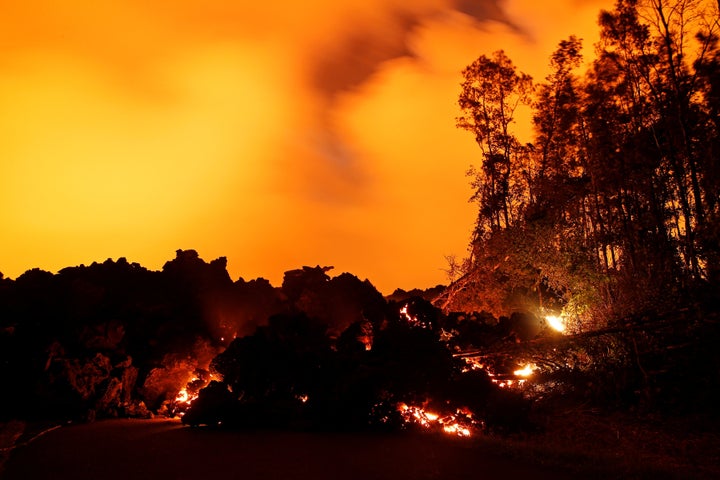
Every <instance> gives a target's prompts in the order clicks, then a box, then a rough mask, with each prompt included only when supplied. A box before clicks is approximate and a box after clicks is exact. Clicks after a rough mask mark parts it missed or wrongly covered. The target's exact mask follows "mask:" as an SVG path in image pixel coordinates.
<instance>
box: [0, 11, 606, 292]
mask: <svg viewBox="0 0 720 480" xmlns="http://www.w3.org/2000/svg"><path fill="white" fill-rule="evenodd" d="M605 3H607V4H609V3H610V2H578V0H562V1H558V2H554V3H553V4H552V5H551V6H547V5H545V6H544V7H539V6H536V4H535V3H533V2H531V1H529V0H510V1H506V2H494V1H490V0H486V1H479V2H478V1H471V0H418V1H416V2H412V3H409V2H405V1H401V0H392V1H380V0H364V1H360V0H353V1H347V2H329V1H327V0H310V1H308V2H303V3H298V2H278V3H261V2H235V1H225V2H205V3H202V2H195V1H190V0H175V1H173V2H169V1H154V2H142V1H140V0H133V1H127V2H96V1H89V0H68V1H66V2H51V1H47V0H28V1H25V2H11V1H1V0H0V6H2V10H3V12H4V14H3V16H2V18H0V159H1V160H0V271H1V272H3V273H4V274H5V275H6V276H10V277H16V276H18V275H20V274H21V273H22V272H23V271H25V270H26V269H29V268H32V267H41V268H44V269H48V270H51V271H54V270H57V269H59V268H62V267H64V266H68V265H76V264H79V263H89V262H92V261H102V260H104V259H105V258H108V257H111V258H117V257H120V256H125V257H127V258H128V259H129V260H131V261H137V262H140V263H141V264H143V265H145V266H147V267H149V268H160V267H161V266H162V264H163V263H164V262H165V261H167V260H169V259H170V258H172V256H173V255H174V250H176V249H177V248H185V249H187V248H195V249H197V250H198V251H199V252H200V254H201V256H203V257H204V258H206V259H212V258H215V257H217V256H227V257H228V261H229V262H228V263H229V270H230V273H231V275H232V276H233V277H235V278H237V277H239V276H243V277H245V278H254V277H257V276H264V277H266V278H269V279H270V280H271V281H272V282H273V283H275V284H278V283H279V282H280V281H281V279H282V272H284V271H285V270H288V269H291V268H296V267H299V266H301V265H315V264H322V265H335V267H336V273H340V272H341V271H350V272H352V273H355V274H356V275H358V276H360V277H362V278H366V277H367V278H369V279H370V280H371V281H372V282H373V283H374V284H375V285H376V286H378V287H379V288H380V289H381V290H382V291H384V292H386V293H390V291H392V289H394V288H395V287H403V288H412V287H428V286H432V285H435V284H437V283H442V282H444V281H445V275H444V273H443V271H442V269H443V268H444V267H445V260H444V256H445V255H451V254H456V255H458V256H462V255H464V254H465V250H466V245H467V242H468V240H469V233H470V231H471V229H472V226H473V221H474V217H475V208H474V207H473V206H472V205H471V204H469V203H468V201H467V199H468V198H469V197H470V194H471V192H470V189H469V186H468V182H467V178H466V177H465V175H464V173H465V171H466V170H467V168H468V167H469V166H470V165H471V164H472V163H474V162H476V161H478V157H477V149H476V147H475V145H474V143H473V141H472V138H471V137H470V136H469V135H467V134H466V133H464V132H461V131H459V130H457V129H456V128H455V126H454V125H455V116H457V114H458V112H457V107H456V99H457V95H458V92H459V83H460V80H461V79H460V73H459V72H460V70H462V68H463V67H464V66H465V65H466V64H469V63H470V62H472V61H473V60H474V59H475V58H476V57H477V56H478V55H480V54H483V53H485V54H489V53H491V52H492V51H494V50H497V49H500V48H503V49H505V50H506V51H507V52H508V54H509V55H510V56H511V58H513V60H514V61H515V63H516V64H517V65H518V66H519V68H520V69H522V70H524V71H527V72H528V73H530V74H532V75H533V76H535V77H536V78H540V77H542V76H543V75H544V71H545V68H546V67H545V65H546V64H547V58H548V56H549V54H550V53H551V52H552V50H553V48H554V46H555V45H556V44H557V42H558V41H559V40H561V39H563V38H566V37H567V36H568V35H570V34H573V33H574V34H578V35H579V36H582V37H584V38H586V39H590V38H591V37H592V36H593V34H594V33H595V27H594V24H595V18H596V16H597V11H598V9H599V8H600V7H601V6H602V5H603V4H605ZM609 6H610V5H606V8H607V7H609ZM588 48H589V45H588Z"/></svg>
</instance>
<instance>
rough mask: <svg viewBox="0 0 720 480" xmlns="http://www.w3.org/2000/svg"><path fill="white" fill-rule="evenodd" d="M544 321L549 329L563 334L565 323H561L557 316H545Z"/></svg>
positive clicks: (561, 320)
mask: <svg viewBox="0 0 720 480" xmlns="http://www.w3.org/2000/svg"><path fill="white" fill-rule="evenodd" d="M545 321H546V322H547V323H548V325H550V327H551V328H552V329H554V330H557V331H558V332H564V331H565V322H564V321H563V319H562V317H559V316H557V315H545Z"/></svg>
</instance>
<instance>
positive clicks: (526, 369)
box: [513, 363, 537, 377]
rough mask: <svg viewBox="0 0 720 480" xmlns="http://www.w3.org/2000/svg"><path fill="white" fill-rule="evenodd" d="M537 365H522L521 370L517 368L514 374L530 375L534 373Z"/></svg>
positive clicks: (519, 375)
mask: <svg viewBox="0 0 720 480" xmlns="http://www.w3.org/2000/svg"><path fill="white" fill-rule="evenodd" d="M536 368H537V367H536V366H535V365H531V364H529V363H528V364H527V365H525V366H524V367H522V368H521V369H519V370H515V371H514V372H513V375H517V376H518V377H529V376H530V375H532V373H533V371H535V369H536Z"/></svg>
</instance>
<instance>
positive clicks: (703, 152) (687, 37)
mask: <svg viewBox="0 0 720 480" xmlns="http://www.w3.org/2000/svg"><path fill="white" fill-rule="evenodd" d="M718 21H719V16H718V5H717V3H716V2H711V1H704V0H618V1H617V3H616V6H615V9H614V10H612V11H604V12H602V13H601V15H600V17H599V26H600V42H599V43H598V44H597V45H596V57H595V58H594V59H593V60H592V62H590V66H589V68H588V69H587V71H586V72H584V74H581V73H578V69H579V67H580V66H581V65H582V63H583V59H582V56H581V49H582V45H581V41H580V40H579V39H577V38H575V37H570V38H569V39H567V40H564V41H562V42H560V44H559V46H558V48H557V50H556V51H555V52H554V53H553V54H552V56H551V59H550V67H551V73H550V75H548V76H547V77H546V78H545V80H544V81H543V82H541V83H539V84H537V85H534V86H533V85H532V84H531V80H530V79H529V77H528V76H527V75H524V74H522V73H519V72H517V70H516V68H515V66H514V65H513V64H512V62H511V61H510V59H509V58H507V56H506V55H505V54H504V53H503V52H502V51H499V52H496V53H495V54H494V55H492V56H491V57H486V56H484V55H483V56H481V57H479V58H478V59H477V60H476V61H475V62H473V63H472V64H471V65H469V66H468V67H467V68H466V69H465V70H464V72H463V75H464V78H465V81H464V83H463V84H462V93H461V95H460V99H459V105H460V107H461V109H462V115H461V116H460V118H459V119H458V126H459V127H460V128H463V129H466V130H468V131H470V132H471V133H472V134H473V135H474V137H475V140H476V141H477V143H478V145H479V146H480V148H481V164H480V166H479V167H478V168H474V169H473V170H471V172H470V174H471V175H472V178H473V188H474V189H475V193H474V196H473V200H475V201H477V203H478V217H477V223H476V228H475V232H474V235H473V238H472V241H471V247H470V256H469V258H468V259H467V260H466V261H465V262H464V264H463V265H462V267H463V273H464V275H463V276H462V277H461V278H460V279H459V280H458V281H457V282H455V284H454V285H453V287H452V288H451V290H450V292H449V294H448V295H447V298H446V299H445V303H444V307H445V308H446V309H447V310H480V309H486V310H488V311H491V312H493V313H494V314H496V315H500V314H508V313H509V312H511V311H515V310H533V311H538V309H543V308H545V309H549V310H553V311H558V312H559V311H560V310H563V313H564V314H566V315H568V316H569V317H573V318H575V319H576V320H577V321H578V322H579V325H578V327H579V328H580V329H587V328H591V327H598V326H604V325H607V323H608V322H609V321H610V320H612V319H614V318H618V317H623V316H632V315H637V314H644V313H647V312H650V311H656V312H663V311H666V310H669V309H672V308H675V305H676V304H678V303H686V302H687V301H688V300H693V299H694V298H696V293H697V292H699V291H707V289H708V286H712V285H717V282H718V280H720V278H719V277H718V275H719V274H720V248H719V247H718V246H719V245H720V227H719V225H720V222H719V220H720V202H719V200H720V196H719V195H720V160H719V158H720V157H719V152H720V149H719V148H718V147H719V146H720V124H719V123H718V118H720V117H719V116H718V112H719V111H720V110H719V107H720V104H719V103H718V98H719V97H718V88H719V85H720V83H719V82H718V72H719V71H720V69H718V65H719V63H720V43H719V42H720V37H719V36H718V34H719V33H720V24H719V23H718ZM520 106H525V107H526V108H531V109H532V112H533V116H532V117H533V125H534V131H535V134H534V139H533V142H532V143H529V144H525V145H523V144H521V142H520V141H519V140H518V138H517V137H516V136H515V135H514V134H513V132H512V123H513V121H514V120H515V117H516V112H517V110H518V108H519V107H520ZM455 267H457V265H455Z"/></svg>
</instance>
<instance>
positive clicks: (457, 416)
mask: <svg viewBox="0 0 720 480" xmlns="http://www.w3.org/2000/svg"><path fill="white" fill-rule="evenodd" d="M398 411H399V412H400V415H401V416H402V418H403V421H404V422H405V423H407V424H415V425H420V426H421V427H423V428H426V429H428V430H430V429H438V430H442V431H443V432H444V433H447V434H449V435H456V436H459V437H469V436H471V435H472V430H471V429H472V426H473V424H474V423H475V422H474V421H473V420H472V413H471V412H468V411H464V410H460V409H458V410H456V412H455V413H454V414H449V415H445V416H440V415H439V414H437V413H433V412H429V411H427V410H425V409H423V408H421V407H416V406H412V405H407V404H405V403H400V404H398Z"/></svg>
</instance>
